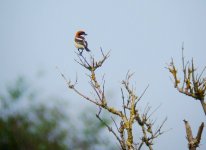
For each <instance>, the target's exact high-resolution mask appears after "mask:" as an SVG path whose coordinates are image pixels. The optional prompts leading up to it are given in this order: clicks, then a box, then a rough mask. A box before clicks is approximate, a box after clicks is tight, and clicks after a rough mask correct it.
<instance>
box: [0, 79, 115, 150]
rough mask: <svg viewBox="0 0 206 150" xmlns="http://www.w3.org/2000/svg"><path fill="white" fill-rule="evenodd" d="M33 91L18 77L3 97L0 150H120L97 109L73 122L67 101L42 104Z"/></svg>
mask: <svg viewBox="0 0 206 150" xmlns="http://www.w3.org/2000/svg"><path fill="white" fill-rule="evenodd" d="M31 87H32V86H31V85H29V83H28V81H26V79H25V78H24V77H19V78H18V79H17V80H16V81H15V82H14V83H12V84H11V85H9V86H7V87H5V92H1V93H0V149H1V150H13V149H15V150H48V149H49V150H70V149H72V150H74V149H75V150H82V149H84V150H95V149H98V150H101V149H111V150H112V149H118V147H117V145H116V144H112V142H111V140H109V138H108V137H107V134H105V133H107V132H108V131H107V129H106V128H105V127H104V126H103V124H102V123H101V122H99V120H97V119H96V118H95V110H94V109H91V108H85V109H83V110H82V111H81V113H79V114H78V116H79V117H76V115H75V117H76V118H74V116H73V115H72V114H70V113H69V114H67V113H66V111H65V110H64V109H65V107H66V109H69V107H70V106H69V104H68V103H66V101H67V100H66V101H64V100H60V99H58V98H48V99H46V100H43V99H42V98H41V96H39V95H38V92H36V91H35V90H34V89H33V88H31ZM88 109H89V110H90V111H86V110H88ZM85 111H86V113H85ZM105 118H107V117H105ZM106 120H108V119H106ZM107 123H110V122H109V121H107Z"/></svg>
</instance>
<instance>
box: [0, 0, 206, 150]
mask: <svg viewBox="0 0 206 150" xmlns="http://www.w3.org/2000/svg"><path fill="white" fill-rule="evenodd" d="M205 16H206V1H205V0H144V1H140V0H127V1H126V0H104V1H97V0H87V1H83V0H82V1H77V0H59V1H57V0H35V1H31V0H18V1H16V0H0V52H1V55H0V68H1V74H0V78H1V83H0V87H1V88H2V87H4V85H5V84H6V83H8V81H13V80H14V79H15V78H16V77H17V76H19V75H25V76H27V77H28V78H29V79H31V80H32V81H33V84H34V85H35V86H37V87H40V88H41V89H44V91H45V92H46V93H48V94H49V93H52V94H55V95H59V96H61V97H63V98H68V99H75V102H73V103H74V108H75V106H76V107H78V105H80V104H81V105H84V104H85V105H87V102H84V101H82V100H81V99H79V97H78V96H76V95H75V94H74V93H73V92H70V91H68V89H67V87H66V85H65V84H64V81H63V80H62V79H61V77H60V76H59V73H58V71H57V70H56V69H55V67H56V66H58V67H59V68H60V69H61V70H62V72H63V73H64V74H65V75H66V76H67V77H68V78H71V79H74V78H75V75H76V72H77V73H78V76H79V88H82V89H88V88H87V87H88V86H87V85H86V84H87V82H85V79H86V76H85V72H84V71H85V70H84V69H82V68H81V67H80V66H79V65H77V63H76V62H74V58H75V53H74V51H75V50H76V49H75V47H74V43H73V39H74V33H75V32H76V31H77V30H79V29H84V30H85V31H86V32H87V33H88V37H87V39H88V42H89V48H90V49H91V50H92V53H93V54H94V55H99V53H100V52H99V47H100V46H101V47H102V48H103V50H104V51H107V50H112V51H111V57H110V58H109V59H108V60H107V62H106V63H105V64H104V66H103V67H102V70H101V71H98V73H99V74H100V75H103V74H104V73H105V75H106V76H105V77H106V87H107V92H108V93H112V94H110V95H112V96H113V103H115V104H119V103H120V100H121V99H120V90H119V89H120V88H119V86H120V83H121V80H122V79H123V78H124V77H125V74H126V72H127V71H128V70H129V69H130V70H131V71H132V72H135V76H134V85H135V86H136V88H137V92H138V93H139V94H140V93H141V92H142V91H143V90H144V88H145V87H146V86H147V84H149V85H150V87H149V89H148V91H147V93H146V95H145V97H144V98H143V101H142V105H145V104H146V103H147V102H149V103H150V104H151V105H152V106H153V107H154V108H155V107H157V106H158V105H159V104H162V106H161V108H160V109H159V111H158V112H157V114H156V118H159V121H161V119H163V118H164V117H166V116H167V117H168V122H167V124H166V126H165V128H166V129H168V128H172V130H171V131H170V132H168V133H166V134H165V135H163V136H162V137H161V138H159V139H158V140H157V141H156V146H155V149H157V150H163V149H167V150H173V149H181V150H187V142H186V139H185V129H184V124H183V121H182V120H183V119H187V120H189V121H190V123H191V126H192V128H193V130H194V131H195V134H196V131H197V128H198V126H199V125H200V123H201V122H202V121H205V116H204V114H203V110H202V108H201V106H200V104H199V102H196V101H194V100H193V99H191V98H189V97H186V96H184V95H181V94H179V93H178V92H176V90H175V89H174V88H173V85H172V83H171V81H170V79H169V73H168V71H167V70H166V69H165V68H164V67H165V66H166V63H169V62H170V58H171V57H173V58H174V60H175V62H176V64H177V65H179V66H181V64H180V63H181V44H182V42H184V44H185V55H186V56H187V58H188V59H190V58H191V57H194V60H195V62H196V64H197V65H198V68H199V69H201V68H203V66H204V65H206V59H205V56H206V17H205ZM178 63H179V64H178ZM40 72H41V73H44V74H45V76H44V77H42V78H37V77H36V76H37V75H38V74H40ZM81 83H83V84H81ZM142 109H143V107H142ZM157 116H158V117H157ZM205 133H206V132H204V135H203V139H202V145H201V147H200V150H203V149H206V141H205V139H206V135H205ZM111 136H112V135H111Z"/></svg>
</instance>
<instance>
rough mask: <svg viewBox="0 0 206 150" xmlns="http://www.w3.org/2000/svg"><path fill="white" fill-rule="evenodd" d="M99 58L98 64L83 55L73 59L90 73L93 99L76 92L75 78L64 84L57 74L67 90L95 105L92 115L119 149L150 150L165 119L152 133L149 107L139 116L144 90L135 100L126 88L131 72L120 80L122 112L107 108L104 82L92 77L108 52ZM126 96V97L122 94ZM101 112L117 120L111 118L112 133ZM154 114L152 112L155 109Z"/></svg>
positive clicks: (152, 124)
mask: <svg viewBox="0 0 206 150" xmlns="http://www.w3.org/2000/svg"><path fill="white" fill-rule="evenodd" d="M101 54H102V58H101V59H100V60H98V61H96V60H95V58H94V57H93V56H90V61H88V59H87V58H86V57H85V56H83V55H79V54H77V56H78V60H75V61H76V62H77V63H78V64H80V65H81V66H83V67H84V68H86V69H87V70H88V71H89V72H90V74H89V78H90V85H91V87H92V89H93V91H94V93H95V95H96V96H93V97H90V96H87V95H86V94H84V93H82V92H81V90H79V89H77V87H76V85H77V79H76V81H75V83H74V84H72V83H71V81H68V80H67V79H66V78H65V76H64V75H63V74H62V73H61V75H62V77H63V78H64V80H65V81H66V83H67V85H68V87H69V89H71V90H73V91H74V92H75V93H77V94H78V95H79V96H81V97H82V98H84V99H86V100H88V101H90V102H91V103H93V104H95V105H97V106H98V107H99V112H98V114H96V117H97V118H98V119H99V120H100V121H101V122H102V123H103V124H104V125H105V126H106V127H107V128H108V130H109V131H110V132H111V133H112V134H113V135H114V136H115V137H116V139H117V141H118V142H119V144H120V146H121V149H122V150H140V149H141V147H142V146H143V145H145V146H147V147H148V148H149V149H150V150H152V146H153V140H154V139H156V138H157V137H159V136H160V135H161V134H163V133H164V132H163V131H162V126H163V125H164V123H165V122H166V119H165V120H164V121H163V123H162V124H161V125H160V126H159V127H158V128H157V129H156V130H155V131H153V126H154V122H152V121H151V119H150V117H151V115H152V114H153V112H152V113H151V114H149V110H150V108H149V109H148V108H147V109H148V110H147V111H146V112H144V113H143V114H140V113H139V111H138V109H137V102H138V101H139V100H140V99H141V98H142V96H143V95H144V94H145V92H146V90H147V88H148V86H147V88H146V89H145V90H144V92H143V93H142V95H141V96H140V97H139V98H138V96H137V95H136V94H135V90H134V88H133V87H131V86H130V79H131V77H132V76H133V74H131V73H129V72H128V73H127V75H126V78H125V80H123V81H122V85H123V88H121V95H122V109H120V110H119V109H117V108H115V107H111V106H109V105H108V103H107V102H108V100H107V97H106V96H105V89H104V88H105V81H103V84H101V83H99V81H98V79H97V78H96V73H95V71H96V70H97V68H100V67H101V66H102V65H103V63H104V62H105V60H106V59H107V58H108V57H109V52H108V53H107V54H104V53H103V51H102V49H101ZM125 93H126V94H125ZM102 109H104V110H107V111H108V112H109V113H110V114H113V115H115V116H116V117H118V118H119V119H120V121H119V123H117V122H115V120H114V119H113V118H112V120H113V122H114V125H115V127H116V130H114V129H113V128H112V127H110V126H109V125H108V124H107V123H106V122H105V121H104V120H103V119H101V117H100V114H101V111H102ZM155 111H156V110H155ZM135 123H137V124H138V125H139V126H140V127H141V129H142V137H141V142H139V143H140V144H135V143H138V142H134V136H133V134H134V133H135V132H134V131H133V128H134V124H135Z"/></svg>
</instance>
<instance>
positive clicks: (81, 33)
mask: <svg viewBox="0 0 206 150" xmlns="http://www.w3.org/2000/svg"><path fill="white" fill-rule="evenodd" d="M86 35H87V34H86V33H85V32H84V31H83V30H79V31H77V32H76V35H75V36H76V37H81V36H86Z"/></svg>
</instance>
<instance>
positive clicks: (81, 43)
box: [74, 30, 90, 55]
mask: <svg viewBox="0 0 206 150" xmlns="http://www.w3.org/2000/svg"><path fill="white" fill-rule="evenodd" d="M86 35H87V34H86V33H85V31H83V30H79V31H77V32H76V34H75V38H74V42H75V47H76V48H77V49H78V51H79V52H80V55H82V52H83V50H86V51H87V52H90V49H89V48H88V43H87V41H86V39H85V36H86Z"/></svg>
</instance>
